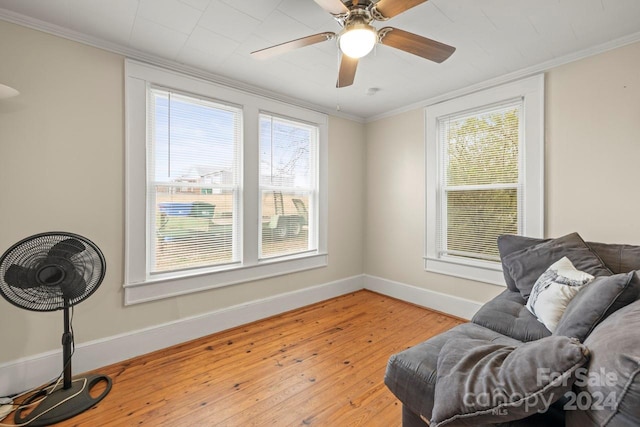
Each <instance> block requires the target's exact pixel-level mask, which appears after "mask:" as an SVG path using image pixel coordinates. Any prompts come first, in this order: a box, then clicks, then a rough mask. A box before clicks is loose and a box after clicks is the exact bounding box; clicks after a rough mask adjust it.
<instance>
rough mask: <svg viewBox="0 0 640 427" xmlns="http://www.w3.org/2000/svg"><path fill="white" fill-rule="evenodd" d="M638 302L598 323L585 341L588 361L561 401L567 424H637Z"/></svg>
mask: <svg viewBox="0 0 640 427" xmlns="http://www.w3.org/2000/svg"><path fill="white" fill-rule="evenodd" d="M638 331H640V301H636V302H634V303H632V304H629V305H628V306H626V307H624V308H621V309H620V310H618V311H616V312H615V313H613V314H612V315H611V316H610V317H608V318H606V319H605V320H604V321H603V322H602V323H600V324H599V325H598V326H597V327H596V328H595V329H594V330H593V332H591V334H590V335H589V336H588V337H587V339H586V340H585V341H584V344H585V345H586V346H588V347H589V351H590V353H591V360H590V361H589V364H588V365H587V367H586V368H587V369H588V372H587V373H585V374H584V375H579V376H578V380H577V381H576V382H575V384H574V387H573V396H571V395H570V396H569V399H568V401H567V402H566V403H565V404H564V409H565V414H566V425H567V427H585V426H607V427H614V426H616V427H617V426H629V427H630V426H640V358H639V354H640V353H639V350H638V349H640V333H638Z"/></svg>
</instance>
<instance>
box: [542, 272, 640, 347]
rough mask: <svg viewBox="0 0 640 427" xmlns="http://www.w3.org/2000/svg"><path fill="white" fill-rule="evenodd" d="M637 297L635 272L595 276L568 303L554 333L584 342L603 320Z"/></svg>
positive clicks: (639, 292)
mask: <svg viewBox="0 0 640 427" xmlns="http://www.w3.org/2000/svg"><path fill="white" fill-rule="evenodd" d="M639 296H640V276H638V273H637V272H635V271H632V272H630V273H622V274H616V275H614V276H609V277H596V278H595V279H594V280H593V282H591V283H590V284H588V285H587V287H586V288H584V290H582V291H580V292H579V293H578V295H576V296H575V298H573V299H572V300H571V302H570V303H569V305H568V306H567V309H566V310H565V312H564V314H563V315H562V318H561V319H560V322H559V323H558V326H557V328H556V330H555V332H554V334H556V335H564V336H567V337H574V338H577V339H579V340H580V341H584V339H585V338H586V337H587V336H588V335H589V334H590V333H591V331H592V330H593V328H595V327H596V326H597V325H598V324H599V323H600V322H601V321H602V320H604V319H606V318H607V317H608V316H610V315H611V314H612V313H614V312H616V311H617V310H619V309H621V308H622V307H624V306H626V305H628V304H631V303H632V302H634V301H635V300H637V299H638V297H639Z"/></svg>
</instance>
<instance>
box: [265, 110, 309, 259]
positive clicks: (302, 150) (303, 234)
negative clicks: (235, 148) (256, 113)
mask: <svg viewBox="0 0 640 427" xmlns="http://www.w3.org/2000/svg"><path fill="white" fill-rule="evenodd" d="M317 147H318V127H317V126H315V125H312V124H307V123H301V122H299V121H293V120H290V119H284V118H280V117H276V116H273V115H270V114H260V198H261V204H260V209H261V218H262V221H261V222H260V226H261V227H260V228H261V230H260V235H261V240H260V243H261V244H260V257H261V258H274V257H279V256H283V255H291V254H296V253H304V252H307V251H314V250H315V249H316V248H317V241H316V239H315V235H316V233H315V229H316V224H315V221H316V206H317V204H318V200H317V181H318V179H317V164H318V162H317V158H318V150H317Z"/></svg>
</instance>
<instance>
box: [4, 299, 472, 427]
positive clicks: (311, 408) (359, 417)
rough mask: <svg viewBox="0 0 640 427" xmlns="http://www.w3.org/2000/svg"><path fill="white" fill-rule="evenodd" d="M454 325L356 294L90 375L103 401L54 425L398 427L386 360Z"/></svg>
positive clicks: (437, 315) (412, 308)
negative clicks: (101, 383) (104, 384)
mask: <svg viewBox="0 0 640 427" xmlns="http://www.w3.org/2000/svg"><path fill="white" fill-rule="evenodd" d="M460 323H462V321H460V320H458V319H455V318H452V317H448V316H445V315H443V314H440V313H435V312H432V311H429V310H426V309H423V308H419V307H416V306H413V305H411V304H407V303H404V302H401V301H398V300H395V299H392V298H388V297H385V296H381V295H379V294H376V293H373V292H369V291H359V292H356V293H353V294H349V295H345V296H342V297H338V298H335V299H332V300H329V301H325V302H321V303H318V304H314V305H311V306H308V307H304V308H301V309H298V310H295V311H292V312H289V313H285V314H282V315H279V316H275V317H272V318H269V319H266V320H262V321H259V322H255V323H251V324H249V325H245V326H241V327H238V328H234V329H231V330H228V331H224V332H220V333H217V334H214V335H210V336H207V337H204V338H200V339H198V340H195V341H191V342H189V343H185V344H181V345H178V346H174V347H170V348H167V349H165V350H161V351H158V352H155V353H151V354H147V355H144V356H141V357H137V358H135V359H131V360H128V361H126V362H123V363H119V364H115V365H112V366H108V367H105V368H102V369H99V370H98V372H99V373H102V374H107V375H109V376H111V378H112V379H113V389H112V391H111V392H110V393H109V395H108V396H107V397H106V398H105V399H104V400H103V401H102V402H101V403H100V404H98V405H97V407H95V408H92V409H90V410H88V411H86V412H84V413H83V414H80V415H78V416H76V417H74V418H72V419H70V420H67V421H66V422H63V423H60V424H56V425H57V426H107V425H109V426H111V425H113V426H116V425H117V426H133V425H141V424H142V425H149V426H160V425H171V426H307V425H312V426H357V425H361V426H385V427H387V426H399V425H400V424H401V423H400V418H401V406H400V402H399V401H398V400H397V399H396V398H395V396H393V394H392V393H391V392H390V391H389V390H388V389H387V388H386V387H385V385H384V383H383V377H384V372H385V367H386V363H387V359H388V358H389V356H390V355H391V354H393V353H396V352H398V351H401V350H403V349H405V348H407V347H410V346H412V345H414V344H417V343H419V342H421V341H424V340H425V339H427V338H429V337H431V336H433V335H435V334H438V333H440V332H442V331H444V330H447V329H449V328H451V327H453V326H455V325H458V324H460ZM11 418H12V417H10V418H8V419H7V420H5V422H7V421H10V420H11Z"/></svg>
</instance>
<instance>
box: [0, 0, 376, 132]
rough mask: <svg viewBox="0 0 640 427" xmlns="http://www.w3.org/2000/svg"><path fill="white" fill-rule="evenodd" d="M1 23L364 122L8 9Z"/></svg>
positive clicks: (0, 11) (1, 12) (0, 12)
mask: <svg viewBox="0 0 640 427" xmlns="http://www.w3.org/2000/svg"><path fill="white" fill-rule="evenodd" d="M0 20H2V21H6V22H9V23H12V24H16V25H20V26H22V27H27V28H31V29H33V30H37V31H41V32H43V33H47V34H51V35H54V36H57V37H61V38H63V39H67V40H71V41H74V42H78V43H82V44H84V45H87V46H91V47H95V48H97V49H101V50H105V51H108V52H111V53H116V54H118V55H122V56H124V57H126V58H130V59H135V60H138V61H141V62H146V63H148V64H151V65H156V66H159V67H163V68H166V69H169V70H171V71H176V72H180V73H184V74H187V75H189V76H192V77H197V78H200V79H203V80H207V81H209V82H212V83H216V84H220V85H224V86H227V87H230V88H233V89H238V90H241V91H244V92H247V93H250V94H252V95H257V96H261V97H265V98H269V99H271V100H275V101H279V102H284V103H286V104H290V105H295V106H297V107H301V108H306V109H309V110H312V111H316V112H318V113H323V114H328V115H331V116H336V117H341V118H344V119H348V120H352V121H355V122H358V123H364V122H365V118H364V117H360V116H356V115H353V114H348V113H344V112H342V111H337V110H333V109H331V108H327V107H324V106H321V105H317V104H313V103H310V102H307V101H304V100H302V99H299V98H295V97H291V96H288V95H284V94H282V93H278V92H274V91H271V90H268V89H264V88H261V87H258V86H255V85H252V84H249V83H245V82H241V81H238V80H234V79H231V78H229V77H225V76H222V75H219V74H215V73H212V72H210V71H205V70H203V69H201V68H196V67H192V66H189V65H186V64H183V63H180V62H177V61H174V60H171V59H167V58H163V57H161V56H158V55H153V54H150V53H146V52H143V51H141V50H138V49H134V48H131V47H127V46H123V45H121V44H118V43H113V42H110V41H107V40H104V39H101V38H98V37H93V36H90V35H88V34H85V33H81V32H79V31H75V30H71V29H69V28H65V27H62V26H59V25H56V24H51V23H49V22H45V21H41V20H39V19H36V18H32V17H29V16H26V15H22V14H20V13H16V12H13V11H10V10H7V9H3V8H0Z"/></svg>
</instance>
